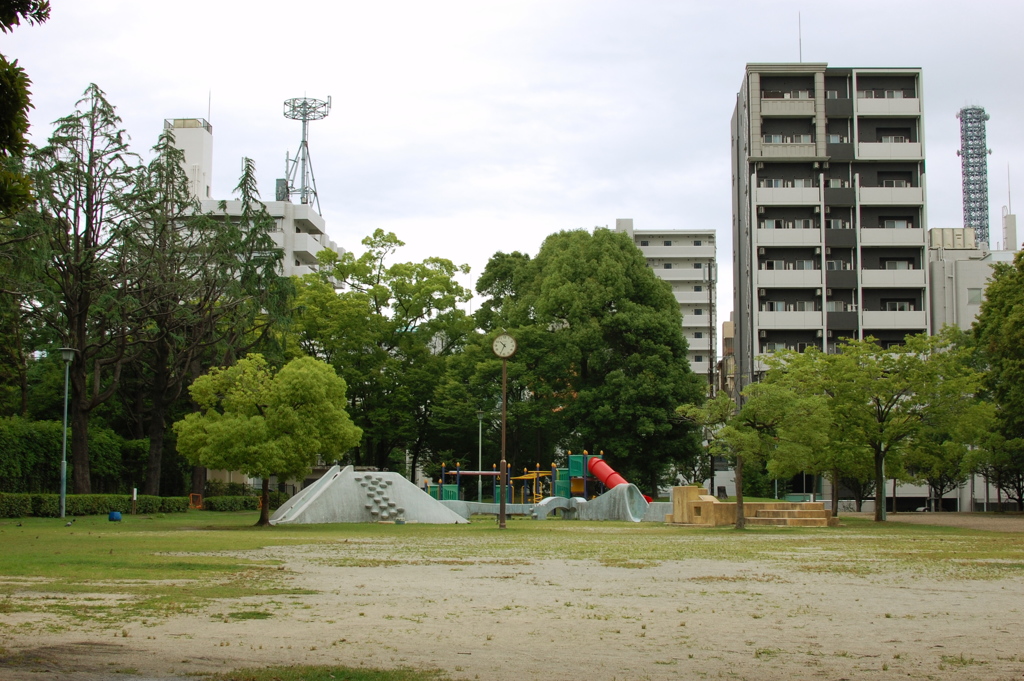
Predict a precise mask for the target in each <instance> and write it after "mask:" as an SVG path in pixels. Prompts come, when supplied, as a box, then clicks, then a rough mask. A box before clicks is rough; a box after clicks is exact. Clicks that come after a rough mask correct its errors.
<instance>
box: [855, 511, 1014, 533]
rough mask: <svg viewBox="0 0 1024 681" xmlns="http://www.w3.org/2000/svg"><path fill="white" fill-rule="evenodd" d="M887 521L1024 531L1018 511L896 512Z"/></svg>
mask: <svg viewBox="0 0 1024 681" xmlns="http://www.w3.org/2000/svg"><path fill="white" fill-rule="evenodd" d="M851 515H852V514H851ZM858 515H863V514H858ZM888 522H894V523H912V524H915V525H945V526H947V527H965V528H968V529H971V530H988V531H990V532H1024V514H1020V513H897V514H889V517H888Z"/></svg>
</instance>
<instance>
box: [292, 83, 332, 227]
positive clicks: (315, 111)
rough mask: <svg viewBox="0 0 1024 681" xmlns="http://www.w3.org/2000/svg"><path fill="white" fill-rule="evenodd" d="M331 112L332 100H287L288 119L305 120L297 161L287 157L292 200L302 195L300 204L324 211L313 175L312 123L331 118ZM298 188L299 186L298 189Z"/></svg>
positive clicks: (296, 156) (297, 98)
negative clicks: (310, 154)
mask: <svg viewBox="0 0 1024 681" xmlns="http://www.w3.org/2000/svg"><path fill="white" fill-rule="evenodd" d="M330 112H331V98H330V97H328V98H327V101H326V102H325V101H323V100H320V99H312V98H309V97H296V98H294V99H286V100H285V102H284V117H285V118H290V119H292V120H293V121H302V142H301V143H300V144H299V150H298V152H296V154H295V157H294V158H289V157H288V155H287V154H286V155H285V162H284V165H285V177H286V178H287V180H286V181H287V183H288V188H287V189H288V197H289V198H290V197H292V196H298V197H299V203H305V204H314V205H315V206H316V211H317V213H319V212H320V199H319V198H318V197H317V194H316V178H315V177H314V176H313V162H312V161H311V160H310V157H309V122H310V121H319V120H321V119H324V118H327V114H329V113H330ZM296 185H297V186H296Z"/></svg>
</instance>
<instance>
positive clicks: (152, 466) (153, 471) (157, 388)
mask: <svg viewBox="0 0 1024 681" xmlns="http://www.w3.org/2000/svg"><path fill="white" fill-rule="evenodd" d="M153 368H154V370H155V375H154V376H153V389H152V390H151V391H150V399H151V400H152V404H153V413H152V414H151V416H150V421H149V466H148V467H147V469H146V484H145V485H143V488H142V489H143V494H151V495H153V496H157V495H159V494H160V468H161V465H162V463H163V455H164V431H165V426H166V424H165V423H164V418H165V416H166V414H167V405H166V399H167V379H168V376H167V347H166V346H165V345H164V344H163V343H158V344H157V349H156V359H155V361H154V363H153Z"/></svg>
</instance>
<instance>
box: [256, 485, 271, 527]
mask: <svg viewBox="0 0 1024 681" xmlns="http://www.w3.org/2000/svg"><path fill="white" fill-rule="evenodd" d="M261 498H262V499H263V503H262V504H260V519H259V520H257V521H256V527H269V526H270V478H269V477H268V476H264V478H263V496H262V497H261Z"/></svg>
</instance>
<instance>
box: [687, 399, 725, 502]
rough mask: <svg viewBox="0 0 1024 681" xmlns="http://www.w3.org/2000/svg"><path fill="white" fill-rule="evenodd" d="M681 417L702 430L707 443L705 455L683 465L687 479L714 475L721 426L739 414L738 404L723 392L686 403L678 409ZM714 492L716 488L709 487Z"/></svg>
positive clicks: (707, 478)
mask: <svg viewBox="0 0 1024 681" xmlns="http://www.w3.org/2000/svg"><path fill="white" fill-rule="evenodd" d="M676 411H677V413H678V414H679V416H680V417H681V418H683V419H685V420H687V421H689V422H690V423H692V424H693V425H694V426H696V427H697V428H698V429H699V432H700V433H701V437H702V438H703V440H704V442H706V443H707V444H706V446H705V450H706V455H705V456H695V457H693V459H692V460H691V461H690V462H688V463H689V466H688V467H686V468H684V470H685V471H686V473H685V474H684V478H685V479H686V480H688V481H689V482H691V483H696V484H700V483H702V482H704V481H705V480H709V479H710V477H711V466H713V465H714V457H715V456H718V454H716V452H717V451H719V450H720V449H721V443H718V442H716V441H717V440H718V435H719V433H720V432H721V430H722V428H723V427H724V426H725V424H727V423H728V422H729V419H731V418H732V417H733V415H734V414H735V413H736V403H735V402H733V401H732V398H731V397H729V394H728V393H727V392H725V391H720V392H719V393H718V394H717V395H715V396H714V397H713V398H709V399H708V400H706V401H705V402H704V403H703V404H684V405H681V406H679V407H677V409H676ZM708 492H709V493H710V494H714V493H715V491H714V490H708Z"/></svg>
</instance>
